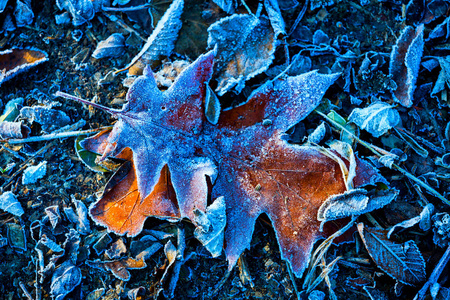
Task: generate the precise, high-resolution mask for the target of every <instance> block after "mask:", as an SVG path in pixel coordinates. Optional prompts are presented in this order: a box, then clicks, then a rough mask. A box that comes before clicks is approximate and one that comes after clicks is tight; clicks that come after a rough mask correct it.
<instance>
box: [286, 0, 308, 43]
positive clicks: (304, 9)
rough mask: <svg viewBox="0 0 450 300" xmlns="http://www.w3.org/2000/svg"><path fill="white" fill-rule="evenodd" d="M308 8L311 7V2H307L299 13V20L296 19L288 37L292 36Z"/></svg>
mask: <svg viewBox="0 0 450 300" xmlns="http://www.w3.org/2000/svg"><path fill="white" fill-rule="evenodd" d="M308 6H309V0H306V1H305V4H303V7H302V10H301V11H300V12H299V13H298V16H297V18H296V19H295V22H294V25H292V27H291V29H290V30H289V33H288V36H290V35H291V34H292V33H293V32H294V31H295V29H296V28H297V26H298V24H299V23H300V21H301V20H302V19H303V16H304V15H305V12H306V10H307V9H308Z"/></svg>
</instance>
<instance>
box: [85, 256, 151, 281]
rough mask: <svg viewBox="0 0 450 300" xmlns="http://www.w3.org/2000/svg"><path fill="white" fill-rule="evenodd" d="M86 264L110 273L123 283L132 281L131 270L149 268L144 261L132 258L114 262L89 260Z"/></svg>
mask: <svg viewBox="0 0 450 300" xmlns="http://www.w3.org/2000/svg"><path fill="white" fill-rule="evenodd" d="M86 264H87V265H88V266H91V267H93V268H96V269H100V270H105V271H110V272H111V273H112V274H113V275H114V276H115V277H116V278H118V279H120V280H123V281H128V280H130V277H131V275H130V272H129V271H128V270H129V269H143V268H145V267H146V266H147V264H146V263H145V261H144V260H143V259H140V260H136V259H133V258H131V257H128V258H122V259H118V260H112V261H101V260H94V261H89V260H88V261H86Z"/></svg>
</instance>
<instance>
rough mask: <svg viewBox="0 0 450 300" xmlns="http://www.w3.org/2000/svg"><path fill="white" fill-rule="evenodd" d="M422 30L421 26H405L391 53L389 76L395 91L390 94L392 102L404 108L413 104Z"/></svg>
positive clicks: (421, 46) (420, 52) (421, 48)
mask: <svg viewBox="0 0 450 300" xmlns="http://www.w3.org/2000/svg"><path fill="white" fill-rule="evenodd" d="M423 29H424V26H423V24H421V25H419V26H418V27H417V28H414V27H412V26H407V27H406V28H405V29H404V30H403V32H402V34H401V35H400V37H399V38H398V40H397V43H396V44H395V46H394V47H393V48H392V52H391V61H390V64H389V74H390V75H391V76H392V79H394V81H395V83H396V84H397V89H395V90H394V91H393V92H392V95H393V96H394V101H396V102H398V103H400V104H401V105H403V106H406V107H411V105H412V104H413V102H412V101H413V94H414V90H415V89H416V81H417V75H418V74H419V68H420V60H421V59H422V53H423V45H424V42H423Z"/></svg>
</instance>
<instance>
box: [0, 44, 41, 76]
mask: <svg viewBox="0 0 450 300" xmlns="http://www.w3.org/2000/svg"><path fill="white" fill-rule="evenodd" d="M47 60H48V55H47V53H45V52H44V51H42V50H39V49H35V48H31V49H18V48H13V49H9V50H5V51H1V52H0V85H1V84H2V83H3V82H5V81H6V80H9V79H11V78H13V77H14V76H16V75H17V74H19V73H21V72H23V71H26V70H28V69H29V68H31V67H34V66H36V65H38V64H40V63H43V62H45V61H47Z"/></svg>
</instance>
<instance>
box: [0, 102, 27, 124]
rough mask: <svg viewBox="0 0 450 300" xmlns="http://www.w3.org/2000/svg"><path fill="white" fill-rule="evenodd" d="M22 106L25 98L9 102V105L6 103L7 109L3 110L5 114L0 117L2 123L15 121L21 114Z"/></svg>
mask: <svg viewBox="0 0 450 300" xmlns="http://www.w3.org/2000/svg"><path fill="white" fill-rule="evenodd" d="M22 104H23V98H14V99H12V100H9V101H8V103H6V105H5V108H4V109H3V114H2V115H1V117H0V122H3V121H8V122H12V121H14V120H15V119H16V117H17V116H18V115H19V113H20V111H19V109H20V107H21V106H22Z"/></svg>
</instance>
